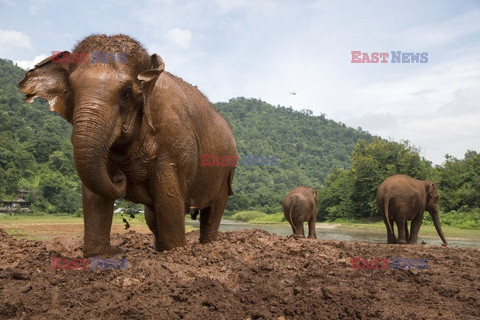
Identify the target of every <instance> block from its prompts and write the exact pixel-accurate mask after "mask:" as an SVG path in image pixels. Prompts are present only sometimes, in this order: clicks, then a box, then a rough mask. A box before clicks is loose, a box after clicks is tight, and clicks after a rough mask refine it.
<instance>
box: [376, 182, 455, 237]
mask: <svg viewBox="0 0 480 320" xmlns="http://www.w3.org/2000/svg"><path fill="white" fill-rule="evenodd" d="M377 206H378V210H379V212H380V214H381V215H382V218H383V221H384V222H385V226H386V227H387V237H388V243H397V239H396V238H395V233H394V231H393V222H394V221H395V223H396V224H397V228H398V243H417V240H418V231H419V230H420V226H421V225H422V221H423V213H424V211H428V212H429V213H430V215H431V216H432V219H433V223H434V224H435V229H437V232H438V235H439V236H440V238H441V239H442V241H443V245H444V246H446V245H447V239H445V236H444V235H443V231H442V227H441V226H440V220H439V216H438V215H439V213H438V193H437V188H436V186H435V184H434V183H433V182H432V181H430V180H423V181H421V180H417V179H414V178H412V177H410V176H407V175H403V174H396V175H393V176H391V177H390V178H388V179H387V180H385V181H384V182H383V183H382V184H381V185H380V187H379V188H378V191H377ZM407 221H412V222H411V227H410V235H408V228H407Z"/></svg>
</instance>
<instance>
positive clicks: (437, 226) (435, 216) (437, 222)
mask: <svg viewBox="0 0 480 320" xmlns="http://www.w3.org/2000/svg"><path fill="white" fill-rule="evenodd" d="M430 215H431V216H432V219H433V224H434V225H435V229H436V230H437V233H438V235H439V236H440V238H441V239H442V242H443V245H444V246H447V245H448V243H447V239H446V238H445V235H444V234H443V231H442V227H441V226H440V218H439V215H438V208H436V210H433V211H432V212H430Z"/></svg>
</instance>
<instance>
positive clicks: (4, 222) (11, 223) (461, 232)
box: [0, 211, 480, 241]
mask: <svg viewBox="0 0 480 320" xmlns="http://www.w3.org/2000/svg"><path fill="white" fill-rule="evenodd" d="M123 218H125V219H127V221H128V223H129V224H130V228H129V229H127V230H126V229H125V223H124V222H123V221H122V219H123ZM224 218H226V219H232V220H236V221H239V222H247V223H249V224H265V223H280V224H286V225H288V222H286V221H285V219H284V218H283V214H280V213H278V214H272V215H267V214H265V213H262V212H249V211H241V212H239V213H237V214H235V215H233V216H226V217H224ZM186 219H189V218H188V216H187V218H186ZM282 221H283V222H282ZM0 228H2V229H4V230H5V231H6V232H7V233H9V234H11V235H14V236H15V237H16V238H23V239H29V240H46V239H51V238H53V237H55V236H65V235H70V236H73V237H78V238H81V237H82V236H83V218H82V217H74V216H63V215H62V216H61V215H45V216H24V215H15V216H10V215H4V216H0ZM317 228H324V229H333V228H335V229H338V230H345V231H366V232H381V233H384V232H385V225H384V224H383V222H382V221H380V222H374V223H352V222H334V223H318V222H317ZM193 229H194V228H193V227H191V226H186V232H189V231H191V230H193ZM442 229H443V232H444V233H445V234H446V235H447V236H448V238H457V239H469V240H477V241H480V231H479V230H471V229H460V228H455V227H451V226H445V225H444V226H442ZM130 230H134V231H136V232H139V233H145V234H150V229H148V227H147V224H146V222H145V217H144V216H143V215H142V214H138V215H136V216H135V218H133V219H132V218H130V217H128V216H124V215H120V214H115V215H114V217H113V224H112V233H120V234H122V233H126V232H128V231H130ZM421 232H422V234H423V235H432V236H437V231H436V230H435V227H434V226H431V225H422V228H421Z"/></svg>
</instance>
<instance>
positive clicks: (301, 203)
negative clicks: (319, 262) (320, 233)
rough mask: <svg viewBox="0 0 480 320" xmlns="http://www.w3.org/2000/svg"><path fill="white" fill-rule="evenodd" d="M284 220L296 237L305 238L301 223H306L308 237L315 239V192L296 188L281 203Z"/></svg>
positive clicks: (304, 188) (305, 188)
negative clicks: (288, 223)
mask: <svg viewBox="0 0 480 320" xmlns="http://www.w3.org/2000/svg"><path fill="white" fill-rule="evenodd" d="M282 207H283V213H284V214H285V218H286V219H287V220H288V222H290V225H291V226H292V230H293V234H294V235H295V236H296V237H301V238H305V232H304V230H303V222H305V221H308V237H309V238H313V239H316V238H317V234H316V232H315V219H316V216H317V190H315V189H313V188H307V187H296V188H295V189H293V190H292V191H290V192H289V193H288V194H287V195H286V196H285V198H283V201H282Z"/></svg>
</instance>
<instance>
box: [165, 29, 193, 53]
mask: <svg viewBox="0 0 480 320" xmlns="http://www.w3.org/2000/svg"><path fill="white" fill-rule="evenodd" d="M167 38H168V39H169V40H170V41H172V42H173V43H175V44H176V45H177V46H179V47H180V48H182V49H188V48H189V47H190V42H191V40H192V32H191V31H190V30H184V29H180V28H173V29H170V30H168V32H167Z"/></svg>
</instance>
